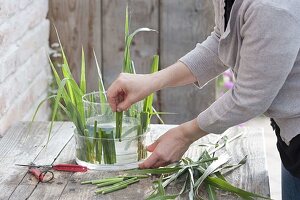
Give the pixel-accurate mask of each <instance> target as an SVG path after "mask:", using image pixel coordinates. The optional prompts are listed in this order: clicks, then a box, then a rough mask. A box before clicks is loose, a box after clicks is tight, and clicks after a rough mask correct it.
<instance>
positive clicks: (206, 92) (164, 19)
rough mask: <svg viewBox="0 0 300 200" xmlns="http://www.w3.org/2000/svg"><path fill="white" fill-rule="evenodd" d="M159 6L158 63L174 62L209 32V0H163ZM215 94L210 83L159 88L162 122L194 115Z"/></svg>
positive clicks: (212, 98)
mask: <svg viewBox="0 0 300 200" xmlns="http://www.w3.org/2000/svg"><path fill="white" fill-rule="evenodd" d="M160 5H161V7H160V16H161V18H160V24H161V30H160V35H161V37H160V55H161V66H162V67H167V66H169V65H171V64H173V63H175V62H176V61H177V60H178V59H179V58H180V57H181V56H183V55H185V54H186V53H187V52H188V51H190V50H192V49H193V48H194V47H195V45H196V43H197V42H201V41H203V40H204V39H206V37H207V36H208V35H209V34H210V32H211V31H212V28H213V25H214V17H213V16H214V14H213V7H212V2H211V1H210V0H163V1H161V4H160ZM214 98H215V93H214V83H210V84H208V85H207V86H205V88H203V89H201V90H199V89H197V88H196V87H194V86H192V85H189V86H185V87H180V88H176V89H175V88H172V89H165V90H162V91H161V107H162V108H161V110H162V111H164V112H175V113H178V114H177V115H163V119H164V120H165V123H166V124H180V123H182V122H185V121H188V120H191V119H193V118H195V117H196V116H197V115H198V114H199V113H200V112H201V111H203V110H204V109H205V108H207V107H208V106H209V105H210V104H211V103H212V102H213V101H214Z"/></svg>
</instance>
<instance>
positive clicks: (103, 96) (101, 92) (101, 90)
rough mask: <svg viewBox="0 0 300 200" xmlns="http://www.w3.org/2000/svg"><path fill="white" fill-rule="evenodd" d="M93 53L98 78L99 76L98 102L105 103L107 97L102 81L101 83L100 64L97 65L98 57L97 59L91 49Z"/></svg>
mask: <svg viewBox="0 0 300 200" xmlns="http://www.w3.org/2000/svg"><path fill="white" fill-rule="evenodd" d="M93 53H94V58H95V62H96V67H97V72H98V78H99V98H100V103H107V97H106V93H105V87H104V83H103V78H102V73H101V69H100V66H99V63H98V59H97V56H96V53H95V51H94V50H93Z"/></svg>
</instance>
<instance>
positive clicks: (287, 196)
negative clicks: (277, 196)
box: [271, 119, 300, 200]
mask: <svg viewBox="0 0 300 200" xmlns="http://www.w3.org/2000/svg"><path fill="white" fill-rule="evenodd" d="M271 126H272V128H273V130H274V131H275V133H276V136H277V149H278V151H279V154H280V157H281V161H282V166H281V188H282V200H300V135H298V136H296V137H294V138H293V139H292V140H291V141H290V144H289V145H287V144H286V143H285V142H284V141H283V140H282V139H281V137H280V128H279V126H278V125H277V124H276V122H275V121H274V120H273V119H271Z"/></svg>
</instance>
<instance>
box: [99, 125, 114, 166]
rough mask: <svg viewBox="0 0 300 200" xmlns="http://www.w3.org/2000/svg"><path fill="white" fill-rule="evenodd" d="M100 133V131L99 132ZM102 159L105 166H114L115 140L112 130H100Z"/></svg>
mask: <svg viewBox="0 0 300 200" xmlns="http://www.w3.org/2000/svg"><path fill="white" fill-rule="evenodd" d="M99 131H100V130H99ZM101 134H102V138H103V139H102V147H103V157H104V163H105V164H114V163H116V161H117V156H116V147H115V140H114V135H113V131H112V130H107V131H105V130H101Z"/></svg>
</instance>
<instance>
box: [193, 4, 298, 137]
mask: <svg viewBox="0 0 300 200" xmlns="http://www.w3.org/2000/svg"><path fill="white" fill-rule="evenodd" d="M244 20H245V23H244V25H242V28H241V37H242V46H241V50H240V55H239V56H240V64H239V69H238V71H237V79H236V82H235V85H234V87H233V89H231V90H229V91H228V92H227V93H226V94H224V95H223V96H222V97H221V98H219V99H218V100H217V101H216V102H215V103H213V104H212V105H211V106H210V107H209V108H208V109H206V110H205V111H204V112H202V113H200V114H199V116H198V117H197V121H198V123H199V127H200V128H201V129H203V130H205V131H206V132H209V133H216V134H220V133H222V132H224V131H225V130H226V129H228V128H229V127H231V126H234V125H237V124H240V123H243V122H245V121H247V120H249V119H251V118H253V117H256V116H257V115H260V114H262V113H264V112H265V111H266V110H267V109H268V108H269V107H270V105H271V104H272V102H273V100H274V98H275V97H276V95H277V94H278V92H279V91H280V89H281V88H282V86H283V84H284V82H285V81H286V79H287V77H288V75H289V73H290V71H291V70H292V67H293V65H294V63H295V60H296V57H297V54H298V51H299V47H300V41H299V40H300V39H299V34H300V30H299V24H298V22H297V21H296V20H295V18H293V17H292V16H291V15H290V14H289V13H288V12H287V11H286V10H283V9H279V8H274V7H270V6H266V5H259V6H257V7H256V8H255V9H252V10H251V11H249V12H248V13H247V16H244Z"/></svg>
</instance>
